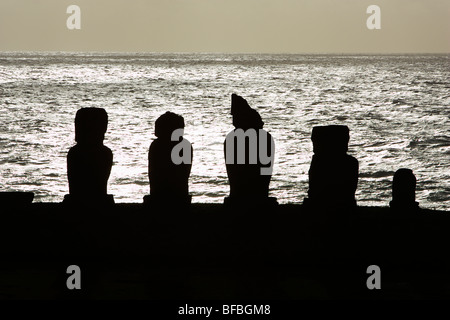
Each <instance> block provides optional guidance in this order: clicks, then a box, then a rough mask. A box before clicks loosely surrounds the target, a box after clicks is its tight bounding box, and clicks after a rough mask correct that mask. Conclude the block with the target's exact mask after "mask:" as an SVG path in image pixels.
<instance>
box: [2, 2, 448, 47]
mask: <svg viewBox="0 0 450 320" xmlns="http://www.w3.org/2000/svg"><path fill="white" fill-rule="evenodd" d="M71 4H75V5H78V6H79V7H80V8H81V30H69V29H68V28H67V26H66V20H67V18H68V17H69V16H70V14H67V13H66V9H67V7H68V6H69V5H71ZM369 5H378V6H379V7H380V8H381V30H369V29H368V28H367V26H366V20H367V18H368V17H369V16H370V14H367V13H366V9H367V7H368V6H369ZM18 50H33V51H40V50H44V51H129V52H134V51H147V52H261V53H418V52H425V53H438V52H439V53H450V0H370V1H366V0H0V51H18Z"/></svg>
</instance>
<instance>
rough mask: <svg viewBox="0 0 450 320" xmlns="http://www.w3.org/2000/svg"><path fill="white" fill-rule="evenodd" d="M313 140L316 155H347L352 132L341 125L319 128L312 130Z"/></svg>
mask: <svg viewBox="0 0 450 320" xmlns="http://www.w3.org/2000/svg"><path fill="white" fill-rule="evenodd" d="M311 140H312V143H313V151H314V154H316V155H322V154H334V155H336V154H346V153H347V150H348V142H349V140H350V130H349V129H348V127H347V126H341V125H330V126H317V127H314V128H313V130H312V134H311Z"/></svg>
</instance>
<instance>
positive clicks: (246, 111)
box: [231, 93, 264, 130]
mask: <svg viewBox="0 0 450 320" xmlns="http://www.w3.org/2000/svg"><path fill="white" fill-rule="evenodd" d="M231 115H232V116H233V125H234V126H235V128H240V129H243V130H247V129H249V128H252V129H262V128H263V125H264V122H263V121H262V119H261V115H260V114H259V113H258V111H256V110H255V109H252V108H251V107H250V105H249V104H248V102H247V100H245V99H244V98H242V97H241V96H238V95H237V94H234V93H233V94H232V95H231Z"/></svg>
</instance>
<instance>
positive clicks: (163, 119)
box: [155, 111, 184, 140]
mask: <svg viewBox="0 0 450 320" xmlns="http://www.w3.org/2000/svg"><path fill="white" fill-rule="evenodd" d="M176 129H184V118H183V117H182V116H180V115H178V114H176V113H173V112H170V111H167V112H166V113H164V114H163V115H162V116H160V117H159V118H158V119H156V121H155V136H157V137H158V138H161V139H164V140H171V137H172V133H173V132H174V131H175V130H176Z"/></svg>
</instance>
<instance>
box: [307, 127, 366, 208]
mask: <svg viewBox="0 0 450 320" xmlns="http://www.w3.org/2000/svg"><path fill="white" fill-rule="evenodd" d="M349 139H350V135H349V129H348V127H347V126H339V125H331V126H318V127H314V128H313V131H312V136H311V140H312V142H313V151H314V155H313V157H312V161H311V166H310V169H309V190H308V196H309V198H308V199H305V200H306V201H305V204H308V205H312V206H316V207H330V208H333V207H336V208H340V207H355V206H356V200H355V191H356V187H357V184H358V170H359V164H358V160H356V159H355V158H354V157H352V156H350V155H348V154H347V150H348V142H349Z"/></svg>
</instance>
